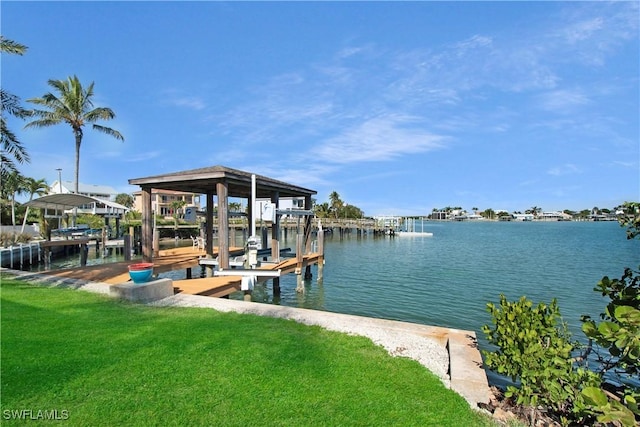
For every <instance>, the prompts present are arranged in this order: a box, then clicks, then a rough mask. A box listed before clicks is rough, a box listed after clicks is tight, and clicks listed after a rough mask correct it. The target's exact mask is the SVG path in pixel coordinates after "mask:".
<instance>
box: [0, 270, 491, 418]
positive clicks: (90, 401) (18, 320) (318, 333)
mask: <svg viewBox="0 0 640 427" xmlns="http://www.w3.org/2000/svg"><path fill="white" fill-rule="evenodd" d="M1 303H2V305H1V328H2V329H1V333H2V336H1V338H2V340H1V346H2V348H1V350H2V354H1V362H2V365H1V369H2V376H1V382H2V390H1V391H2V395H1V397H2V399H1V409H2V411H0V412H1V413H2V418H3V419H2V423H3V425H18V424H20V423H22V424H33V421H32V420H27V421H25V420H16V419H15V416H13V415H10V414H11V412H10V411H21V410H30V411H31V413H26V414H28V415H29V417H30V418H33V417H38V416H40V417H41V418H43V417H46V414H44V413H42V412H40V413H38V411H54V410H56V411H58V412H57V415H58V416H59V417H64V418H66V420H65V421H64V423H65V424H67V425H69V424H70V425H83V426H86V425H92V426H101V425H132V426H137V425H140V426H143V425H167V426H170V425H194V426H196V425H218V426H298V425H300V426H309V425H314V426H316V425H321V426H378V425H394V426H403V425H407V426H414V425H415V426H429V425H432V426H462V425H464V426H473V425H491V421H489V420H488V419H487V418H486V417H485V416H482V415H480V414H478V413H477V412H475V411H473V410H471V409H470V408H469V407H468V404H467V403H466V402H465V401H464V399H463V398H462V397H460V396H459V395H458V394H456V393H455V392H453V391H451V390H449V389H447V388H445V387H444V386H443V384H442V383H441V382H440V380H439V379H438V378H437V377H436V376H435V375H433V374H431V373H430V372H429V371H427V370H426V369H425V368H424V367H422V366H421V365H420V364H418V363H417V362H415V361H413V360H409V359H404V358H394V357H391V356H389V355H388V354H387V353H386V352H385V351H384V349H382V348H381V347H379V346H376V345H374V344H373V343H372V342H371V341H369V340H368V339H365V338H362V337H354V336H347V335H344V334H340V333H336V332H331V331H326V330H324V329H322V328H319V327H309V326H305V325H300V324H297V323H295V322H293V321H287V320H282V319H273V318H265V317H258V316H250V315H239V314H233V313H219V312H216V311H214V310H210V309H198V308H153V307H147V306H142V305H134V304H130V303H125V302H122V301H116V300H112V299H110V298H108V297H106V296H102V295H96V294H91V293H88V292H79V291H74V290H70V289H56V288H47V287H40V286H34V285H29V284H25V283H23V282H19V281H17V280H14V279H11V278H8V277H6V276H5V277H3V278H2V283H1ZM23 414H25V413H23ZM50 414H51V412H49V415H50ZM10 418H11V419H10ZM45 423H46V422H45ZM51 423H55V424H59V423H60V421H52V422H51Z"/></svg>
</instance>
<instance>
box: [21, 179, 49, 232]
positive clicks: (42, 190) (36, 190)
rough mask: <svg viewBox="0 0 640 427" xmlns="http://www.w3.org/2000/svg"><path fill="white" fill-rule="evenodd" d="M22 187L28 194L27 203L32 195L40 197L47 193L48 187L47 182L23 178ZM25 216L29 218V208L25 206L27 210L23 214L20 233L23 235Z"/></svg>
mask: <svg viewBox="0 0 640 427" xmlns="http://www.w3.org/2000/svg"><path fill="white" fill-rule="evenodd" d="M24 186H25V190H26V192H28V193H29V201H32V200H33V196H34V195H36V194H37V195H38V196H42V195H45V194H47V193H48V192H49V185H48V184H47V180H45V179H44V178H42V179H38V180H36V179H33V178H25V179H24ZM27 216H29V206H27V210H26V211H25V213H24V219H23V220H22V229H21V230H20V233H21V234H22V233H24V227H25V226H26V225H27Z"/></svg>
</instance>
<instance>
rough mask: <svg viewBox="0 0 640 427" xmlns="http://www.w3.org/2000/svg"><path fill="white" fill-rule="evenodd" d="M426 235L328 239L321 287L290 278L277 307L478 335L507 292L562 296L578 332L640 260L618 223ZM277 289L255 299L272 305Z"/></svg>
mask: <svg viewBox="0 0 640 427" xmlns="http://www.w3.org/2000/svg"><path fill="white" fill-rule="evenodd" d="M425 231H430V232H432V233H433V237H420V236H419V237H395V238H388V237H385V238H375V239H374V238H373V237H363V238H357V237H356V236H355V235H352V236H351V237H347V238H345V239H343V240H341V239H340V238H339V236H337V235H335V236H328V237H327V238H326V242H325V257H326V264H325V268H324V283H323V284H322V285H319V284H318V283H317V281H316V280H315V276H316V274H317V273H316V269H315V267H314V268H313V270H312V272H313V273H314V280H312V281H310V282H308V283H307V285H306V293H305V294H304V295H299V294H297V293H296V292H295V276H293V275H290V276H288V277H286V278H283V279H281V288H282V295H281V298H280V300H279V301H277V303H279V304H282V305H287V306H295V307H305V308H313V309H318V310H326V311H334V312H340V313H349V314H358V315H363V316H371V317H382V318H386V319H395V320H403V321H408V322H416V323H423V324H429V325H436V326H445V327H450V328H458V329H468V330H473V331H476V332H479V331H480V328H481V326H482V325H483V324H486V323H488V322H489V321H490V317H489V315H488V314H487V312H486V309H485V307H486V304H487V302H490V301H491V302H497V301H498V298H499V295H500V294H501V293H504V294H505V295H506V296H507V298H508V299H510V300H514V299H517V298H519V297H520V296H522V295H525V296H527V297H528V298H529V299H531V300H533V301H535V302H550V301H551V299H552V298H557V299H558V302H559V305H560V309H561V312H562V314H563V317H564V318H565V320H566V321H567V322H568V323H569V325H570V327H572V328H573V330H575V331H576V332H577V331H579V328H580V321H579V318H580V315H581V314H591V315H597V314H599V313H600V312H601V311H602V309H603V308H604V305H605V304H604V300H603V299H602V297H601V296H600V295H599V294H598V293H596V292H594V291H593V288H594V287H595V285H596V283H597V282H598V281H599V280H600V279H601V278H602V276H604V275H609V276H610V277H620V276H621V275H622V273H623V270H624V268H625V267H634V268H636V267H637V266H638V264H640V241H638V240H633V241H629V240H627V239H626V235H625V232H624V229H622V228H621V227H620V226H619V225H618V224H617V223H615V222H599V223H598V222H596V223H592V222H557V223H556V222H554V223H540V222H525V223H521V222H518V223H515V222H514V223H497V222H482V223H480V222H479V223H470V222H462V223H449V222H447V223H433V222H427V223H425ZM270 288H271V286H270V284H267V286H265V287H264V289H261V292H256V295H255V296H254V298H255V299H256V300H257V301H260V302H269V303H272V302H273V295H272V294H271V289H270ZM239 297H240V296H239Z"/></svg>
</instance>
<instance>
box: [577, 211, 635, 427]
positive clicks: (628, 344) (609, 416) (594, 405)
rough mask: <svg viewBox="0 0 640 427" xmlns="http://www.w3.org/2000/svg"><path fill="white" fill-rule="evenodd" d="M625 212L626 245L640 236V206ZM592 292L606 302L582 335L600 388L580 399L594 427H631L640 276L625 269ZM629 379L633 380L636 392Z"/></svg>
mask: <svg viewBox="0 0 640 427" xmlns="http://www.w3.org/2000/svg"><path fill="white" fill-rule="evenodd" d="M624 208H625V211H626V215H624V216H623V217H622V218H620V221H619V222H620V225H622V226H623V227H627V239H634V238H636V237H638V236H640V204H639V203H626V204H625V205H624ZM594 290H595V291H596V292H599V293H601V294H602V296H604V297H607V298H609V303H608V304H607V306H606V307H605V311H604V312H603V313H601V314H600V319H601V322H599V323H596V322H595V321H594V320H592V319H591V318H590V317H589V316H582V322H583V324H582V330H583V331H584V333H585V334H586V335H587V337H588V338H589V342H590V344H593V343H595V345H596V348H595V352H594V354H595V355H596V356H597V359H598V362H599V363H598V372H599V375H600V377H601V379H602V382H603V383H602V384H601V385H600V387H599V388H593V389H587V390H585V391H584V392H583V394H584V396H585V398H586V400H587V402H588V404H589V410H590V411H591V412H592V413H593V414H595V415H597V419H598V421H600V422H603V423H607V422H613V421H618V422H620V423H622V424H623V425H635V422H636V416H640V411H639V410H638V401H639V400H640V389H639V388H638V387H637V383H638V381H639V380H640V379H639V375H640V367H639V366H638V360H639V359H640V271H633V270H632V269H631V268H625V270H624V274H623V275H622V277H620V279H610V278H609V277H607V276H605V277H603V278H602V280H601V281H600V282H598V285H597V286H596V287H595V289H594ZM590 348H591V346H590ZM609 378H613V379H614V380H615V381H616V382H617V383H618V384H619V385H620V386H619V388H618V390H617V393H613V394H612V393H608V392H607V388H608V382H607V379H609ZM630 379H635V381H636V385H635V386H634V385H633V383H632V382H631V381H629V380H630ZM634 414H635V415H636V416H634Z"/></svg>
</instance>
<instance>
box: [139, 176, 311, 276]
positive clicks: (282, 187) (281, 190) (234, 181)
mask: <svg viewBox="0 0 640 427" xmlns="http://www.w3.org/2000/svg"><path fill="white" fill-rule="evenodd" d="M129 184H131V185H138V186H140V188H141V191H142V236H141V245H142V257H143V259H144V261H147V262H151V261H152V260H153V256H154V254H153V212H152V208H151V192H152V190H153V189H161V190H173V191H183V192H191V193H197V194H203V195H206V221H205V240H206V245H205V251H206V255H207V256H208V257H211V258H212V257H213V256H214V250H213V249H214V246H213V231H214V230H213V224H214V196H215V197H217V210H216V215H217V237H218V251H217V254H218V256H217V257H218V262H217V264H218V266H219V268H220V269H228V268H229V252H230V247H229V212H228V210H229V198H230V197H234V198H241V199H242V198H243V199H247V201H248V203H247V206H248V212H247V216H248V219H249V224H252V225H253V226H254V227H255V222H256V218H257V217H258V213H257V212H253V210H254V209H255V208H254V206H255V199H256V198H260V199H269V200H271V203H272V204H274V205H275V207H276V210H277V208H278V200H279V199H280V198H281V197H283V198H284V197H304V201H305V203H304V209H305V210H307V212H306V213H307V215H306V221H305V223H304V239H305V242H304V246H305V247H306V246H307V245H308V244H309V243H310V235H311V219H312V215H311V197H312V196H313V195H314V194H317V192H316V191H314V190H310V189H307V188H303V187H299V186H296V185H293V184H289V183H286V182H282V181H278V180H275V179H272V178H268V177H265V176H261V175H256V174H252V173H250V172H245V171H241V170H237V169H232V168H228V167H224V166H212V167H206V168H201V169H192V170H186V171H181V172H173V173H167V174H163V175H155V176H149V177H145V178H134V179H130V180H129ZM279 219H280V216H279V215H275V216H274V221H273V224H272V230H271V243H272V244H271V251H272V257H274V258H277V257H278V256H279V243H278V235H279Z"/></svg>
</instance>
